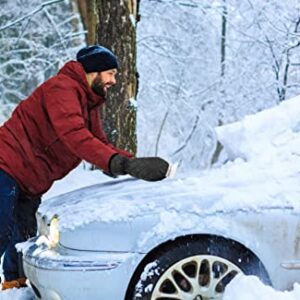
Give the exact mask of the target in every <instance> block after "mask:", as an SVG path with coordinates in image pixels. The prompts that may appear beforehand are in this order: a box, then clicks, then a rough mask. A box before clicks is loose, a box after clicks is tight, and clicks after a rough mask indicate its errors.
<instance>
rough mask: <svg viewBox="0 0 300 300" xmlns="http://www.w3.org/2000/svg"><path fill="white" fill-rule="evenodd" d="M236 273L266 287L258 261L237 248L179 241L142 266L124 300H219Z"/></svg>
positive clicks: (209, 240) (214, 240)
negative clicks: (258, 281) (257, 277)
mask: <svg viewBox="0 0 300 300" xmlns="http://www.w3.org/2000/svg"><path fill="white" fill-rule="evenodd" d="M239 273H244V274H247V275H250V274H251V275H257V276H259V277H260V278H261V279H262V280H263V281H264V282H265V283H267V284H270V281H269V278H268V275H267V272H266V271H265V268H264V267H263V266H262V264H261V263H260V261H259V260H258V258H257V257H256V256H255V255H254V254H253V253H252V252H251V251H250V250H248V249H247V248H245V247H244V246H242V245H241V244H239V243H237V242H235V241H233V240H228V239H224V238H221V237H215V236H209V237H208V236H207V237H206V238H201V239H200V240H199V239H194V238H190V239H183V240H182V239H181V240H178V241H175V242H173V243H172V242H171V243H168V244H167V245H165V246H164V247H163V248H161V249H159V251H158V252H157V253H156V254H155V255H154V257H152V259H151V261H149V260H148V261H146V262H144V265H143V267H141V268H140V269H139V270H138V271H137V274H135V280H133V283H132V289H131V290H132V292H131V295H130V296H129V297H127V298H126V299H127V300H129V299H130V300H131V299H133V300H138V299H139V300H188V299H189V300H208V299H210V300H211V299H222V295H223V293H224V290H225V287H226V285H227V284H228V283H229V282H230V281H231V280H232V279H233V278H234V277H235V276H236V275H237V274H239ZM129 294H130V292H129Z"/></svg>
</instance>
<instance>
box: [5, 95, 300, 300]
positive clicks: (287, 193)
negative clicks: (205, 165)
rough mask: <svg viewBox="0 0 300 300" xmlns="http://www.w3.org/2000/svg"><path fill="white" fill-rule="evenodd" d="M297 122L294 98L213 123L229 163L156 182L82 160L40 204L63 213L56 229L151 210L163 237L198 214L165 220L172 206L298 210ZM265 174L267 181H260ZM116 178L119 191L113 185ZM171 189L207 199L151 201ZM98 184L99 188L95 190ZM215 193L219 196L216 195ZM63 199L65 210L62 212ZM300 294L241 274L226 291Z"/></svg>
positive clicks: (298, 104) (243, 299)
mask: <svg viewBox="0 0 300 300" xmlns="http://www.w3.org/2000/svg"><path fill="white" fill-rule="evenodd" d="M299 120H300V96H299V97H295V98H294V99H291V100H289V101H286V102H283V103H282V104H280V105H279V106H276V107H274V108H271V109H268V110H265V111H262V112H260V113H258V114H256V115H253V116H247V117H245V118H244V119H242V120H241V121H240V122H236V123H232V124H229V125H226V126H224V127H219V128H216V132H217V135H218V138H219V140H220V141H221V142H222V143H223V145H224V151H225V152H226V155H225V157H226V156H227V159H228V162H227V163H226V164H225V165H221V166H217V167H214V168H212V169H210V170H204V171H199V172H196V173H191V174H190V175H191V176H190V177H189V178H186V174H185V175H182V174H180V172H179V173H178V174H177V178H176V179H167V180H165V181H162V182H157V183H145V182H142V181H137V180H133V179H130V178H128V177H125V179H117V180H115V179H114V180H113V179H111V178H109V177H106V176H105V175H103V174H102V173H101V172H100V171H97V170H96V171H93V172H91V171H88V170H87V169H88V167H87V166H85V168H83V165H81V166H80V167H79V168H77V169H76V170H74V171H73V172H71V173H70V174H69V175H68V176H67V177H66V178H65V179H64V180H61V181H60V182H57V183H55V184H54V186H53V187H52V188H51V190H50V191H49V192H48V193H47V195H46V197H45V200H44V201H43V203H42V206H41V209H40V210H41V211H42V212H44V213H48V214H51V213H52V212H53V210H55V212H56V213H57V212H58V213H59V215H60V214H62V215H63V218H62V219H64V222H63V223H62V224H60V226H62V229H63V228H64V227H65V228H68V227H70V226H71V227H75V226H79V225H80V224H81V223H80V222H81V221H80V220H85V222H92V220H93V219H94V218H95V216H96V217H97V218H102V220H105V221H110V220H118V219H121V220H122V219H128V218H132V217H133V216H136V215H143V214H145V213H146V212H149V211H151V212H153V211H156V210H157V211H158V212H159V216H160V218H161V222H160V223H159V226H158V227H157V228H154V231H155V234H158V235H164V234H166V232H170V231H172V230H178V228H183V227H185V228H186V227H193V226H194V225H195V224H194V222H197V220H198V218H195V220H193V218H190V216H189V217H188V218H187V217H186V216H185V215H184V214H183V215H182V222H180V221H178V222H172V221H171V222H170V221H169V220H175V218H174V215H173V214H176V212H177V211H184V212H189V210H190V211H193V212H194V213H197V214H209V213H211V212H213V211H216V210H223V211H226V210H227V211H230V210H231V209H237V208H239V207H240V208H245V207H249V208H252V209H257V207H258V206H259V205H268V203H272V205H289V206H293V207H294V208H296V209H298V211H299V204H297V201H295V199H298V198H299V188H297V187H298V186H299V175H298V172H299V168H300V123H299ZM266 153H267V154H266ZM253 174H255V176H253ZM229 175H230V176H229ZM265 178H269V180H268V181H266V180H265ZM95 183H99V184H101V185H103V188H102V189H99V185H95V186H93V187H89V188H86V189H83V190H81V192H80V193H81V194H80V195H81V196H82V197H84V198H85V201H80V199H79V200H78V199H77V201H74V199H72V198H71V197H70V195H72V193H67V194H65V195H63V196H61V197H57V198H54V199H52V200H51V201H48V200H47V199H48V198H49V197H51V196H56V195H58V194H60V193H62V192H67V191H71V190H74V189H77V188H80V187H82V186H88V185H90V184H95ZM199 183H201V184H199ZM281 183H282V184H281ZM116 184H117V185H118V189H116V188H115V185H116ZM253 186H255V187H256V190H257V195H256V197H255V200H254V198H253V197H252V194H251V192H250V191H251V190H252V188H253ZM173 189H176V190H177V191H178V195H179V196H180V195H182V194H186V193H187V192H188V191H190V190H193V191H194V193H195V194H197V193H199V190H201V195H202V197H205V198H206V199H210V200H209V201H205V203H206V204H205V205H206V206H205V207H201V206H200V207H199V206H198V205H197V206H193V205H191V203H189V202H186V201H183V202H178V201H173V200H174V199H176V197H177V196H178V195H177V193H176V194H175V195H172V196H171V197H168V199H165V202H164V203H163V204H159V203H157V202H156V201H155V199H161V196H163V195H165V194H166V193H168V191H169V190H173ZM96 190H97V191H98V190H99V192H97V193H96V196H95V191H96ZM112 190H114V199H111V198H112V197H111V193H112ZM220 196H221V197H222V201H214V199H217V198H219V197H220ZM141 197H143V199H144V201H143V202H141V201H140V199H141ZM165 198H166V197H165ZM99 199H101V201H99ZM137 201H139V205H137ZM270 201H271V202H270ZM200 202H201V201H200ZM67 204H68V211H67V213H64V211H65V210H66V205H67ZM189 205H191V206H190V208H188V206H189ZM54 207H55V209H54ZM120 207H122V209H120ZM78 213H80V216H81V218H80V220H78V217H77V218H76V215H77V216H78ZM177 220H180V219H177ZM187 220H188V221H187ZM220 221H221V220H220ZM145 238H147V237H145ZM141 243H142V241H141ZM151 288H152V287H151V286H149V289H151ZM31 297H32V292H31V290H30V289H29V288H26V289H22V290H12V291H4V292H1V293H0V300H11V299H14V300H15V299H22V300H26V299H27V300H28V299H31ZM299 298H300V286H299V284H297V283H295V285H294V288H293V290H292V291H285V292H283V291H276V290H274V289H273V288H271V287H268V286H265V285H264V284H263V283H261V282H260V281H259V279H258V278H257V277H254V276H243V275H241V276H238V277H237V278H235V279H234V280H233V281H232V282H231V283H230V284H229V285H228V287H227V289H226V291H225V294H224V300H229V299H236V300H252V299H261V300H269V299H279V300H292V299H299Z"/></svg>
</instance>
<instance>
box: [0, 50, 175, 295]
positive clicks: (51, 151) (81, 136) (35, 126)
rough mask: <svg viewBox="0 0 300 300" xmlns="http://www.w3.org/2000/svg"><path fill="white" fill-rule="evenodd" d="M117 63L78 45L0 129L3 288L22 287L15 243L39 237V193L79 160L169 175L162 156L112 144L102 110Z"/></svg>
mask: <svg viewBox="0 0 300 300" xmlns="http://www.w3.org/2000/svg"><path fill="white" fill-rule="evenodd" d="M117 68H118V64H117V60H116V57H115V55H114V54H113V53H112V52H111V51H110V50H108V49H106V48H104V47H101V46H98V45H95V46H90V47H85V48H83V49H81V50H80V51H79V52H78V54H77V61H70V62H68V63H66V65H65V66H64V67H63V68H62V69H61V70H60V71H59V73H58V75H56V76H54V77H53V78H51V79H49V80H47V81H46V82H45V83H43V84H42V85H41V86H39V87H38V88H37V89H36V90H35V91H34V92H33V93H32V95H31V96H29V97H28V98H27V99H26V100H24V101H21V103H20V104H19V105H18V106H17V107H16V109H15V111H14V112H13V114H12V116H11V118H10V119H9V120H8V121H7V122H5V123H4V125H3V126H2V127H0V257H1V256H2V254H3V253H5V254H4V261H3V271H4V278H5V280H4V282H3V284H2V289H8V288H12V287H17V288H18V287H23V286H26V284H25V281H26V278H24V275H23V273H22V265H21V263H20V262H18V254H17V252H16V249H15V244H16V243H19V242H23V241H25V240H27V239H28V238H29V237H32V236H34V235H35V234H36V221H35V212H36V210H37V208H38V206H39V203H40V198H41V196H42V195H43V194H44V193H45V192H46V191H47V190H48V189H49V188H50V187H51V185H52V183H53V182H54V181H55V180H58V179H60V178H63V177H64V176H65V175H67V174H68V173H69V172H70V171H71V170H72V169H74V168H75V167H76V166H78V164H79V163H80V162H81V161H82V160H86V161H88V162H90V163H92V164H94V165H96V166H97V167H99V168H100V169H102V170H103V171H105V172H106V173H108V174H111V175H113V176H117V175H124V174H129V175H131V176H133V177H136V178H139V179H144V180H148V181H156V180H162V179H164V178H165V177H166V173H167V170H168V167H169V164H168V163H167V162H166V161H164V160H163V159H161V158H158V157H149V158H147V157H146V158H134V157H133V155H132V154H130V153H128V152H126V151H124V150H121V149H118V148H116V147H114V146H113V145H111V144H110V143H109V142H108V140H107V138H106V136H105V134H104V132H103V131H102V129H101V120H100V115H99V107H100V106H101V105H102V104H103V103H104V101H105V96H106V92H107V90H108V88H109V87H111V86H112V85H114V84H115V83H116V78H115V76H116V72H117Z"/></svg>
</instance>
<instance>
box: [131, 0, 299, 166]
mask: <svg viewBox="0 0 300 300" xmlns="http://www.w3.org/2000/svg"><path fill="white" fill-rule="evenodd" d="M140 13H141V22H140V23H139V26H138V44H137V45H138V71H139V73H140V89H139V94H138V118H137V123H138V126H137V129H138V149H139V153H140V154H141V155H153V154H159V155H162V156H164V157H167V158H169V159H170V160H172V161H179V162H181V169H182V170H185V169H190V168H204V167H207V166H209V165H210V162H211V159H212V155H213V153H214V151H215V147H216V141H215V136H214V130H213V127H214V126H216V125H219V124H223V123H228V122H232V121H235V120H237V119H240V118H241V117H243V116H245V115H246V114H249V113H254V112H257V111H259V110H262V109H264V108H266V107H269V106H273V105H276V104H277V103H279V102H280V101H283V100H284V99H286V98H289V97H292V96H294V95H295V94H297V93H299V92H300V85H299V78H298V77H299V76H298V74H299V72H298V71H297V69H298V67H299V58H300V57H299V51H297V50H298V47H299V41H300V40H299V38H300V35H299V28H298V27H299V17H300V14H299V4H298V1H296V0H291V1H288V3H287V2H282V3H279V2H278V1H276V0H269V1H259V0H242V1H240V0H226V1H225V0H214V1H211V0H203V1H196V0H190V1H187V0H180V1H176V0H159V1H158V0H151V1H141V7H140Z"/></svg>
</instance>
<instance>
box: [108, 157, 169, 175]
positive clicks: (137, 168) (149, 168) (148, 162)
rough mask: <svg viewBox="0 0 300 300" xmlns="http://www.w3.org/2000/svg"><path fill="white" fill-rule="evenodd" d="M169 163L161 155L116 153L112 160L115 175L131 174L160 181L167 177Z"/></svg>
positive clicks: (112, 171) (111, 164) (111, 165)
mask: <svg viewBox="0 0 300 300" xmlns="http://www.w3.org/2000/svg"><path fill="white" fill-rule="evenodd" d="M168 168H169V164H168V163H167V162H166V161H165V160H163V159H162V158H160V157H140V158H131V159H129V158H127V157H125V156H121V155H115V156H114V157H113V158H112V159H111V161H110V172H111V173H112V174H113V175H124V174H129V175H131V176H133V177H136V178H138V179H143V180H147V181H158V180H162V179H164V178H165V177H166V174H167V171H168Z"/></svg>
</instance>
